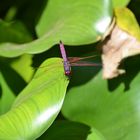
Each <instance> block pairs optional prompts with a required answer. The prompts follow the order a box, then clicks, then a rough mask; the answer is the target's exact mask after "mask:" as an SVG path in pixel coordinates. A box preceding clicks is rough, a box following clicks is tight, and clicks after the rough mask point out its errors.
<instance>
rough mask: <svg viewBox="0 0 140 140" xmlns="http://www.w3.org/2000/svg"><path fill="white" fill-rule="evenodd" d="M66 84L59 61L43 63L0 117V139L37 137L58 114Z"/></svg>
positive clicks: (57, 59) (53, 60)
mask: <svg viewBox="0 0 140 140" xmlns="http://www.w3.org/2000/svg"><path fill="white" fill-rule="evenodd" d="M45 66H46V67H45ZM68 82H69V81H68V78H67V77H66V76H65V75H64V68H63V63H62V60H61V59H59V58H54V59H53V58H52V59H49V60H47V61H45V62H44V63H43V64H42V65H41V68H39V69H38V70H37V72H36V74H35V76H34V77H33V79H32V81H31V82H30V83H29V84H28V86H27V87H26V88H25V89H24V90H23V91H22V92H21V93H20V94H19V96H18V97H17V99H16V100H15V102H14V104H13V106H12V108H11V110H9V112H7V113H6V114H4V115H2V116H0V126H1V127H0V139H3V140H4V139H5V140H11V138H12V139H14V140H19V139H20V140H21V139H30V140H31V139H36V138H38V137H39V136H40V135H41V134H42V133H43V132H44V131H45V130H47V129H48V128H49V126H50V125H51V124H52V122H53V121H54V119H55V118H56V116H57V114H58V113H59V111H60V109H61V106H62V104H63V100H64V97H65V93H66V88H67V85H68Z"/></svg>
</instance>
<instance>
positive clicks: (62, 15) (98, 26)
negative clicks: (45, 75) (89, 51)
mask: <svg viewBox="0 0 140 140" xmlns="http://www.w3.org/2000/svg"><path fill="white" fill-rule="evenodd" d="M111 20H112V5H111V0H98V1H96V0H88V1H85V0H77V1H74V0H67V1H65V0H59V1H58V0H48V2H47V4H46V6H45V9H44V11H43V14H42V16H41V18H40V21H39V22H38V25H37V27H36V28H37V34H38V36H39V38H38V39H37V40H35V41H33V42H30V43H25V44H21V45H19V44H13V43H2V44H1V45H0V55H1V56H6V57H14V56H18V55H21V54H23V53H32V54H35V53H40V52H43V51H45V50H48V49H49V48H51V47H52V46H53V45H55V44H57V43H58V42H59V41H60V40H62V41H63V42H64V43H65V44H67V45H83V44H89V43H93V42H97V41H99V40H100V39H101V38H102V37H103V36H104V34H105V32H106V31H107V29H108V27H109V25H110V23H111Z"/></svg>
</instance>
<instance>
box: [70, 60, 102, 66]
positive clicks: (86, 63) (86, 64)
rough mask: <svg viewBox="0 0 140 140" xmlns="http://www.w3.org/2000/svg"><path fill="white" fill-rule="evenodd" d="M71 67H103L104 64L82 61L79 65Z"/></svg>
mask: <svg viewBox="0 0 140 140" xmlns="http://www.w3.org/2000/svg"><path fill="white" fill-rule="evenodd" d="M71 66H102V64H100V63H92V62H86V61H80V62H77V63H71Z"/></svg>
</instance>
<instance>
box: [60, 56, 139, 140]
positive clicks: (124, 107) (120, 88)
mask: <svg viewBox="0 0 140 140" xmlns="http://www.w3.org/2000/svg"><path fill="white" fill-rule="evenodd" d="M139 58H140V57H138V58H137V59H136V58H135V59H132V58H131V59H130V60H132V61H128V60H127V61H126V62H128V63H127V65H126V63H124V66H126V67H125V68H126V71H127V73H126V75H124V76H123V77H122V78H118V79H114V80H110V81H109V82H107V81H106V80H103V79H102V78H101V73H100V74H98V75H96V76H95V77H93V73H91V71H89V72H88V74H87V73H86V72H84V71H83V72H82V71H79V72H78V74H76V75H75V74H74V75H73V78H72V79H71V81H74V82H75V85H77V86H74V85H73V87H71V88H70V89H69V92H68V94H67V96H66V100H65V102H64V105H63V109H62V112H63V115H64V116H65V117H67V118H68V119H69V120H72V121H77V122H82V123H84V124H87V125H89V126H91V127H92V126H93V127H94V128H95V129H96V130H98V131H99V132H100V133H101V135H102V136H103V137H104V138H105V139H106V140H112V139H113V140H132V139H135V140H139V137H140V133H139V130H140V108H139V106H140V100H139V98H140V91H139V82H140V74H139V70H140V65H139ZM73 73H74V71H73ZM89 73H90V77H91V79H89V80H85V75H89ZM92 77H93V78H92ZM78 79H80V81H79V80H78Z"/></svg>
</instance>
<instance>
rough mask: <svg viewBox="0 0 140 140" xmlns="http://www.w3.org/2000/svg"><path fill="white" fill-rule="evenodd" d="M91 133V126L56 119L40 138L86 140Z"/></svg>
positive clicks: (40, 139)
mask: <svg viewBox="0 0 140 140" xmlns="http://www.w3.org/2000/svg"><path fill="white" fill-rule="evenodd" d="M89 133H90V128H89V127H88V126H86V125H84V124H81V123H76V122H70V121H66V120H65V121H56V122H54V123H53V125H52V126H51V127H50V128H49V129H48V130H47V131H46V132H45V133H44V134H43V135H42V136H41V137H40V138H39V140H57V139H58V140H86V138H87V136H88V134H89ZM95 140H96V139H95Z"/></svg>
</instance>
